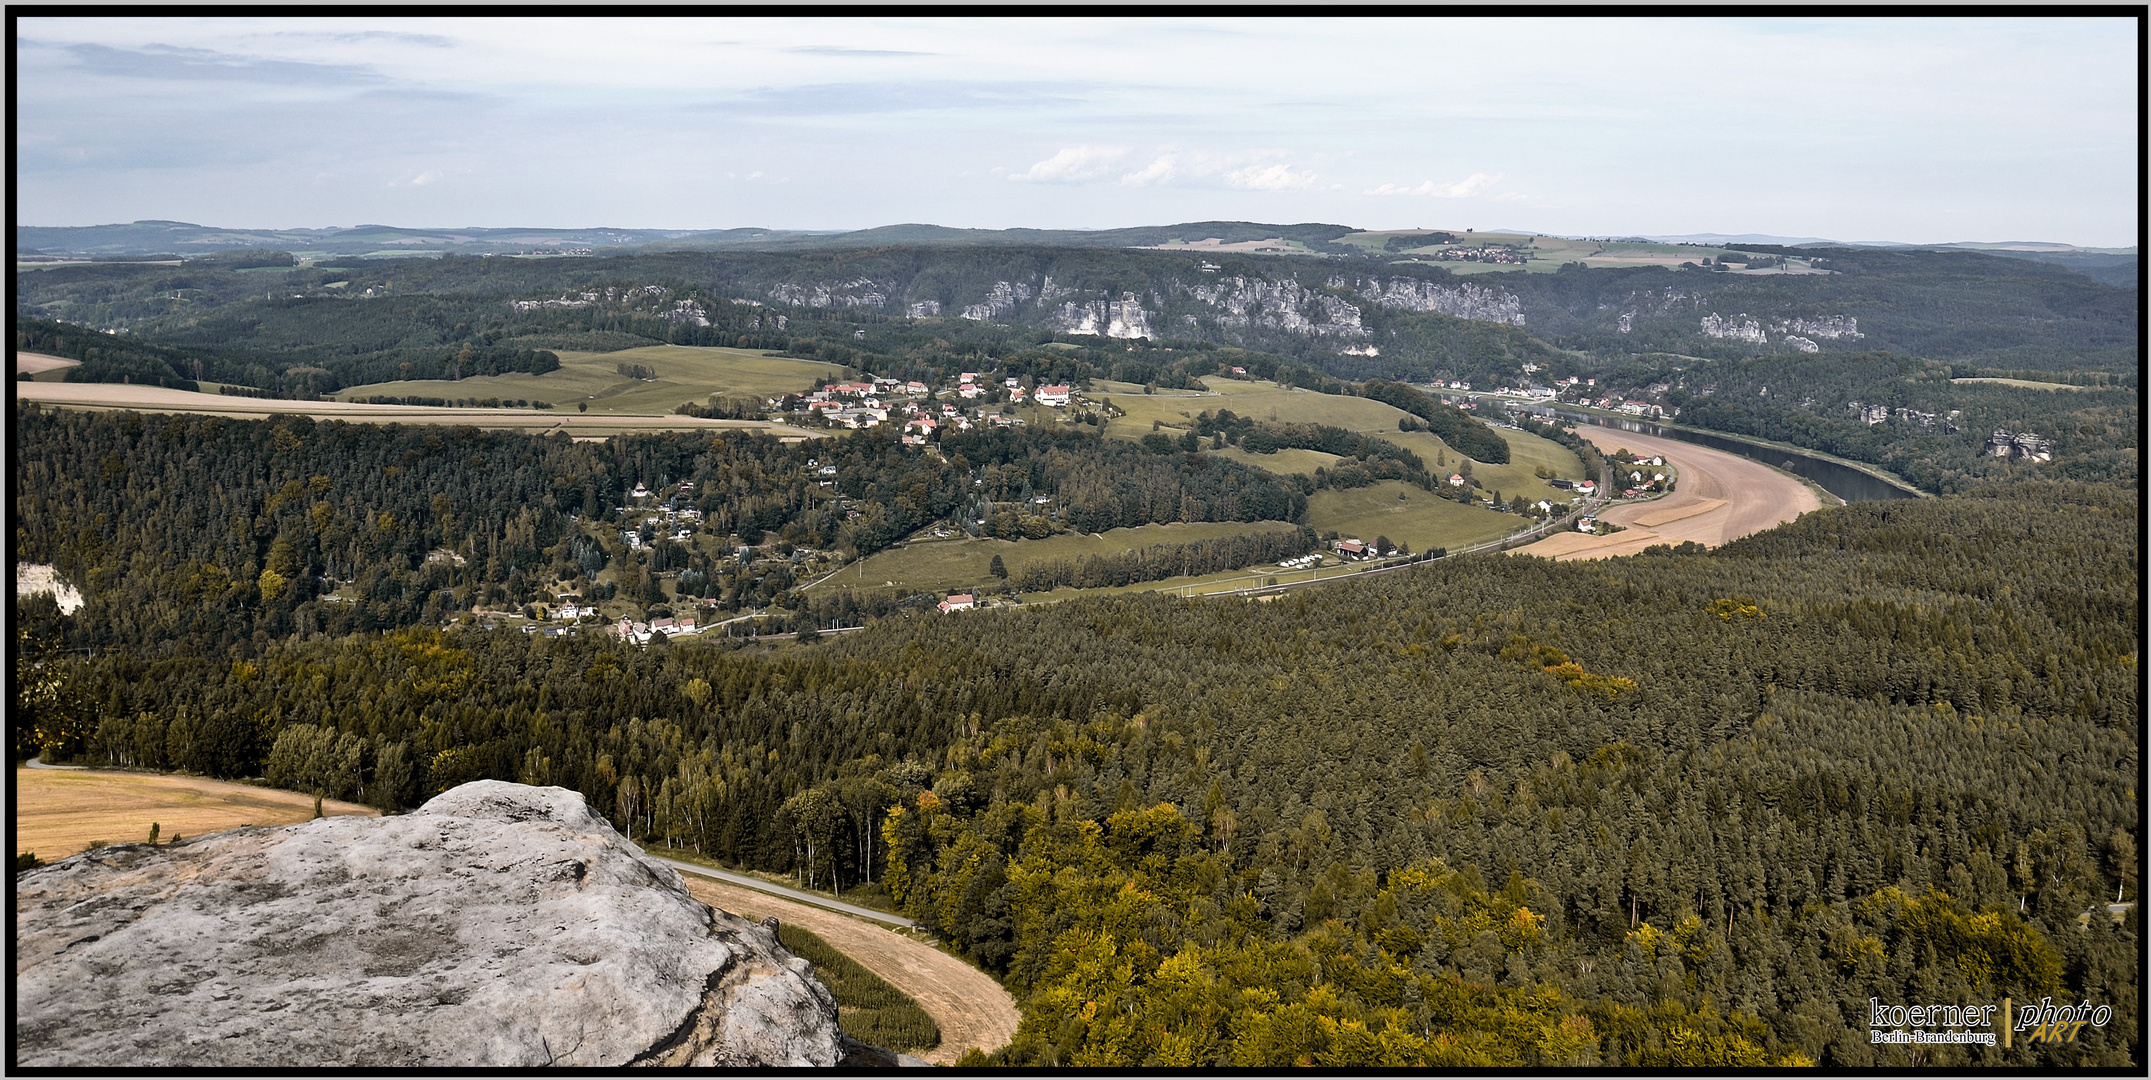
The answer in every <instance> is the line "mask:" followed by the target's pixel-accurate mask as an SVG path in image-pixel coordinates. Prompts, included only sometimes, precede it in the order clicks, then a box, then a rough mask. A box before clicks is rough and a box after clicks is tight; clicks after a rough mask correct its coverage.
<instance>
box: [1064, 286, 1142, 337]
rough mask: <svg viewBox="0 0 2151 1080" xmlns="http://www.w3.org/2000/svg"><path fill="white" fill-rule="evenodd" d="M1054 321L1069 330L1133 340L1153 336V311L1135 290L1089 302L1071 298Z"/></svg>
mask: <svg viewBox="0 0 2151 1080" xmlns="http://www.w3.org/2000/svg"><path fill="white" fill-rule="evenodd" d="M1053 324H1054V326H1055V327H1056V328H1057V329H1059V330H1060V331H1061V332H1062V333H1067V334H1100V335H1103V336H1105V337H1111V338H1127V339H1131V340H1132V339H1135V338H1147V337H1150V336H1151V333H1150V313H1149V312H1147V311H1144V310H1143V305H1142V302H1141V301H1139V300H1137V299H1136V298H1135V294H1134V293H1122V294H1121V297H1120V299H1118V300H1093V301H1091V302H1089V303H1087V304H1078V303H1076V302H1074V301H1072V300H1071V301H1069V302H1068V303H1065V304H1062V305H1061V310H1060V311H1059V312H1058V313H1056V314H1055V315H1054V318H1053Z"/></svg>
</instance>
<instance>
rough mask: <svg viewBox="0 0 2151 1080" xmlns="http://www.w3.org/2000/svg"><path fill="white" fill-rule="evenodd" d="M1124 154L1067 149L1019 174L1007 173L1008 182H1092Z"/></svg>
mask: <svg viewBox="0 0 2151 1080" xmlns="http://www.w3.org/2000/svg"><path fill="white" fill-rule="evenodd" d="M1127 154H1128V148H1127V147H1125V146H1070V147H1067V148H1065V149H1063V150H1062V151H1061V152H1060V153H1058V154H1055V155H1053V156H1052V157H1049V158H1047V159H1045V160H1044V161H1041V162H1038V163H1036V164H1034V165H1032V166H1031V167H1030V168H1029V169H1026V170H1024V171H1023V172H1019V173H1010V174H1009V177H1008V178H1009V179H1010V180H1023V181H1036V182H1043V183H1049V184H1073V183H1079V182H1081V181H1084V180H1095V179H1097V178H1098V177H1099V176H1101V175H1103V174H1104V173H1105V171H1106V170H1107V169H1110V168H1111V167H1112V165H1113V163H1114V162H1116V161H1119V160H1120V159H1121V158H1123V157H1126V156H1127Z"/></svg>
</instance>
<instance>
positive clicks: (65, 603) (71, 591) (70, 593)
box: [15, 563, 82, 615]
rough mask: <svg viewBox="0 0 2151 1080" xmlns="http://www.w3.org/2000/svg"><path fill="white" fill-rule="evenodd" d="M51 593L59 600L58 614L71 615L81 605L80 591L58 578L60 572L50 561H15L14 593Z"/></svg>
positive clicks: (18, 594) (24, 594) (27, 594)
mask: <svg viewBox="0 0 2151 1080" xmlns="http://www.w3.org/2000/svg"><path fill="white" fill-rule="evenodd" d="M37 593H51V594H52V598H53V599H54V600H56V601H58V602H59V605H60V614H62V615H72V614H74V613H75V609H77V608H80V607H81V606H82V592H81V590H79V589H76V588H75V587H74V586H73V585H69V584H68V583H66V582H64V581H61V580H60V572H59V571H58V570H56V569H54V568H53V566H52V564H50V563H16V564H15V595H16V596H31V595H34V594H37Z"/></svg>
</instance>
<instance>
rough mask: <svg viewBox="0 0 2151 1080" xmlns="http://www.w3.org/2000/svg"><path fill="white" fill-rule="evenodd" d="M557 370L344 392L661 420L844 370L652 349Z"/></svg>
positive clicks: (589, 356) (759, 355) (572, 356)
mask: <svg viewBox="0 0 2151 1080" xmlns="http://www.w3.org/2000/svg"><path fill="white" fill-rule="evenodd" d="M559 356H560V370H558V371H549V372H546V373H545V374H543V375H523V374H515V375H480V376H474V377H472V378H468V379H459V380H456V381H453V382H450V381H448V380H445V379H427V380H418V381H409V382H385V383H373V384H371V385H367V386H354V387H350V388H348V389H345V390H342V391H339V392H338V394H337V396H338V397H340V398H343V399H344V400H347V401H348V400H354V399H363V398H365V397H368V396H370V395H373V394H387V395H390V396H392V397H403V396H405V395H417V396H419V397H445V398H464V397H472V398H488V397H498V398H522V399H526V400H530V401H550V402H552V403H553V405H554V406H555V407H556V408H561V409H573V408H575V407H576V406H578V405H580V404H582V403H584V402H587V403H589V405H590V411H591V412H596V413H618V414H622V415H636V416H657V415H663V414H665V413H669V412H671V411H673V410H674V409H675V408H678V407H679V406H680V405H681V404H682V403H685V402H693V403H694V404H696V405H702V404H707V403H708V401H709V399H710V397H711V395H718V396H725V397H730V396H753V397H757V398H760V397H771V396H774V395H777V394H787V393H792V392H794V391H800V390H805V389H807V388H809V387H811V386H812V385H814V382H815V380H817V379H823V378H840V377H842V376H843V374H844V369H843V368H842V367H839V366H838V365H835V364H824V363H819V362H817V361H813V360H792V359H789V358H786V357H781V356H772V355H770V354H768V353H766V352H761V351H757V350H752V349H719V348H695V347H690V346H686V345H651V346H647V347H645V348H640V349H628V350H626V351H624V352H609V353H584V352H560V353H559ZM620 364H641V365H643V366H645V367H648V368H650V369H651V370H652V371H654V372H656V373H657V378H655V379H630V378H626V377H624V376H622V375H621V374H620V373H619V371H618V370H617V367H618V365H620Z"/></svg>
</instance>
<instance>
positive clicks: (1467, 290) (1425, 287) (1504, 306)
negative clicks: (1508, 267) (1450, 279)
mask: <svg viewBox="0 0 2151 1080" xmlns="http://www.w3.org/2000/svg"><path fill="white" fill-rule="evenodd" d="M1359 295H1361V296H1364V297H1366V298H1367V299H1368V300H1370V301H1372V302H1373V303H1374V304H1375V305H1376V306H1378V307H1385V308H1395V309H1397V310H1400V311H1417V312H1431V313H1433V314H1436V315H1448V316H1450V317H1452V318H1458V319H1476V320H1479V321H1480V322H1497V323H1508V324H1509V325H1511V326H1522V325H1524V302H1523V301H1522V300H1520V299H1518V298H1517V296H1516V294H1515V293H1512V292H1510V291H1508V290H1507V289H1502V288H1491V287H1488V286H1484V285H1475V284H1472V283H1470V282H1465V283H1464V284H1462V285H1455V286H1450V285H1437V284H1435V283H1434V282H1431V281H1421V280H1419V279H1418V278H1404V277H1400V278H1391V279H1389V280H1388V281H1386V282H1385V281H1383V280H1382V279H1381V278H1369V279H1367V280H1366V281H1364V282H1362V283H1360V286H1359Z"/></svg>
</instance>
